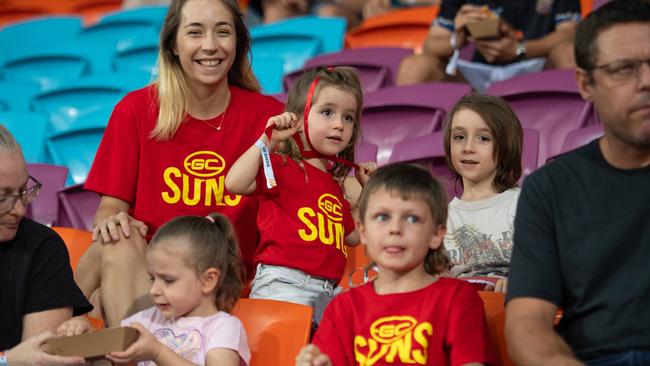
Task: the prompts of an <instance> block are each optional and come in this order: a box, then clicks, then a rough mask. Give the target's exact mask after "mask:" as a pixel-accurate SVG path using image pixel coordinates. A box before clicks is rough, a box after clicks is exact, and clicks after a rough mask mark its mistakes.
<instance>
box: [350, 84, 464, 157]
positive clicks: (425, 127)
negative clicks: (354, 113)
mask: <svg viewBox="0 0 650 366" xmlns="http://www.w3.org/2000/svg"><path fill="white" fill-rule="evenodd" d="M470 90H471V89H470V87H469V86H468V85H466V84H460V83H425V84H417V85H409V86H401V87H392V88H384V89H380V90H378V91H376V92H373V93H368V94H367V95H366V96H365V101H364V108H363V115H362V117H361V126H362V129H363V134H362V137H363V141H365V142H368V143H371V144H374V145H377V146H378V152H377V163H378V164H380V165H383V164H386V163H387V162H388V161H389V160H390V156H391V151H392V149H393V146H395V144H397V143H398V142H400V141H402V140H404V139H406V138H407V137H415V136H421V135H426V134H431V133H433V132H435V131H438V130H440V128H441V126H442V122H443V120H444V118H445V116H446V114H447V111H448V110H449V109H451V107H453V105H454V104H455V103H456V101H458V99H460V98H461V97H462V96H463V95H465V94H467V93H469V92H470Z"/></svg>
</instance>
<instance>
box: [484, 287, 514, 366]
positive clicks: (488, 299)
mask: <svg viewBox="0 0 650 366" xmlns="http://www.w3.org/2000/svg"><path fill="white" fill-rule="evenodd" d="M478 294H479V296H480V297H481V300H483V310H484V311H485V320H486V321H487V326H488V330H489V333H490V339H491V341H492V345H493V349H494V350H495V351H496V352H495V353H496V356H497V364H496V365H495V366H514V363H513V362H512V361H511V360H510V357H509V356H508V348H507V346H506V332H505V321H506V309H505V295H504V294H503V293H501V292H492V291H479V292H478Z"/></svg>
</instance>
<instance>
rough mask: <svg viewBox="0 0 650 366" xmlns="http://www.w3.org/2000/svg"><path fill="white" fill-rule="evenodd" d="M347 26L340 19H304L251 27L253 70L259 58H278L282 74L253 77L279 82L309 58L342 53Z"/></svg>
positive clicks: (310, 17) (306, 17)
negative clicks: (276, 79) (272, 79)
mask: <svg viewBox="0 0 650 366" xmlns="http://www.w3.org/2000/svg"><path fill="white" fill-rule="evenodd" d="M346 25H347V23H346V21H345V19H343V18H324V17H314V16H304V17H296V18H290V19H287V20H283V21H280V22H276V23H272V24H264V25H259V26H255V27H252V28H251V30H250V32H251V38H252V46H251V54H252V63H253V69H254V70H255V69H256V68H257V66H256V65H255V63H256V62H257V61H256V60H257V59H258V57H259V58H260V60H264V56H267V57H268V56H276V57H277V56H279V57H281V58H282V60H283V73H282V74H279V75H268V76H267V75H264V77H262V76H261V75H259V74H256V76H257V77H258V78H264V79H267V78H278V79H280V81H279V83H282V76H283V74H285V73H289V72H292V71H295V70H297V69H299V68H301V67H303V65H304V64H305V62H307V60H309V59H310V58H312V57H314V56H317V55H320V54H324V53H330V52H337V51H340V50H342V49H343V39H344V36H345V30H346ZM258 70H259V69H258ZM273 85H275V82H274V83H273ZM280 85H281V84H280ZM268 92H269V93H274V92H279V91H268Z"/></svg>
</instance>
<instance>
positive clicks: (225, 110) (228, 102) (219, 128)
mask: <svg viewBox="0 0 650 366" xmlns="http://www.w3.org/2000/svg"><path fill="white" fill-rule="evenodd" d="M229 104H230V92H228V99H227V101H226V108H224V110H223V113H221V120H220V121H219V126H215V125H213V124H212V123H210V122H208V121H207V120H204V119H202V120H201V121H203V122H205V124H206V125H208V126H210V127H212V128H214V129H215V130H217V131H221V126H222V125H223V120H224V119H225V118H226V112H227V111H228V105H229Z"/></svg>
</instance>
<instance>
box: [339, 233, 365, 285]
mask: <svg viewBox="0 0 650 366" xmlns="http://www.w3.org/2000/svg"><path fill="white" fill-rule="evenodd" d="M368 264H370V259H369V258H368V257H367V256H366V246H365V245H363V244H359V245H357V246H356V247H348V261H347V263H346V264H345V270H344V271H343V277H341V283H340V285H341V287H343V288H344V289H349V288H350V280H351V281H352V285H353V286H358V285H361V284H363V282H364V278H363V270H362V268H364V267H365V266H367V265H368ZM350 275H352V279H350Z"/></svg>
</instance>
